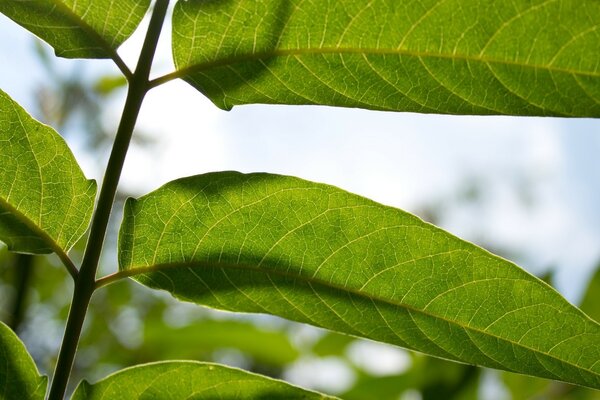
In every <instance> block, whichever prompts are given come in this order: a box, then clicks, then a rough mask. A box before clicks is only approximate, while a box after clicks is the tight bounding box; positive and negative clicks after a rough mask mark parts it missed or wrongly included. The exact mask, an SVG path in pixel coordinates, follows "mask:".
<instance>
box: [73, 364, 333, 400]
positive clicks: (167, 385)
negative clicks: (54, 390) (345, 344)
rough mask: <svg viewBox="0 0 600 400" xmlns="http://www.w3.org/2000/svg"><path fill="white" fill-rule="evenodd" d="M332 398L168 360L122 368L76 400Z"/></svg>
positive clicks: (86, 387) (82, 389)
mask: <svg viewBox="0 0 600 400" xmlns="http://www.w3.org/2000/svg"><path fill="white" fill-rule="evenodd" d="M190 398H193V399H195V400H200V399H223V400H225V399H232V400H233V399H265V400H266V399H332V397H329V396H325V395H321V394H319V393H315V392H310V391H307V390H304V389H300V388H298V387H295V386H292V385H290V384H288V383H286V382H283V381H278V380H274V379H271V378H267V377H264V376H261V375H256V374H251V373H249V372H245V371H242V370H239V369H234V368H229V367H225V366H222V365H218V364H208V363H199V362H192V361H168V362H162V363H155V364H146V365H139V366H136V367H132V368H127V369H124V370H122V371H119V372H117V373H115V374H113V375H110V376H109V377H107V378H105V379H103V380H101V381H100V382H98V383H96V384H93V385H90V384H89V383H87V382H85V381H83V382H82V383H81V384H79V386H78V387H77V389H76V390H75V394H74V395H73V400H95V399H103V400H110V399H119V400H120V399H128V400H135V399H169V400H178V399H181V400H186V399H190Z"/></svg>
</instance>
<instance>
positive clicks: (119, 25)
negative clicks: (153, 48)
mask: <svg viewBox="0 0 600 400" xmlns="http://www.w3.org/2000/svg"><path fill="white" fill-rule="evenodd" d="M149 6H150V0H120V1H114V0H28V1H23V0H2V1H0V12H1V13H3V14H4V15H6V16H7V17H8V18H10V19H12V20H13V21H15V22H16V23H18V24H19V25H21V26H22V27H24V28H25V29H27V30H29V31H31V32H32V33H34V34H36V35H37V36H39V37H40V38H41V39H42V40H44V41H46V42H47V43H48V44H50V45H51V46H52V47H53V48H54V50H55V52H56V55H57V56H60V57H66V58H113V57H114V55H115V54H116V49H117V48H118V47H119V46H120V45H121V43H123V42H124V41H125V39H127V38H128V37H129V36H130V35H131V34H132V33H133V31H134V30H135V29H136V28H137V26H138V24H139V23H140V22H141V20H142V18H143V17H144V15H145V14H146V11H147V10H148V7H149Z"/></svg>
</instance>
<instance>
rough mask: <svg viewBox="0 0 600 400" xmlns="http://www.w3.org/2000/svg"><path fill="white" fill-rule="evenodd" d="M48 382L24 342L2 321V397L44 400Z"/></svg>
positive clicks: (9, 399) (0, 374)
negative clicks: (41, 374) (39, 371)
mask: <svg viewBox="0 0 600 400" xmlns="http://www.w3.org/2000/svg"><path fill="white" fill-rule="evenodd" d="M47 384H48V379H47V378H46V377H45V376H40V374H39V373H38V370H37V367H36V366H35V364H34V362H33V360H32V359H31V356H30V355H29V353H28V352H27V349H25V345H23V342H21V340H20V339H19V338H18V337H17V335H15V333H14V332H13V331H12V330H11V329H10V328H9V327H8V326H6V325H4V323H2V322H0V399H2V400H16V399H23V400H34V399H35V400H37V399H40V400H43V398H44V394H45V393H46V385H47Z"/></svg>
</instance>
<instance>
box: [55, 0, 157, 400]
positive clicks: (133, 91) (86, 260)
mask: <svg viewBox="0 0 600 400" xmlns="http://www.w3.org/2000/svg"><path fill="white" fill-rule="evenodd" d="M168 5H169V0H157V2H156V4H155V6H154V11H153V13H152V18H151V19H150V25H149V27H148V32H147V33H146V39H145V41H144V45H143V47H142V51H141V54H140V57H139V60H138V65H137V67H136V70H135V72H134V74H133V77H132V79H131V81H130V84H129V89H128V92H127V99H126V101H125V107H124V109H123V115H122V117H121V122H120V123H119V128H118V130H117V135H116V138H115V141H114V143H113V148H112V151H111V154H110V158H109V160H108V165H107V167H106V173H105V175H104V180H103V182H102V190H101V191H100V196H99V198H98V204H97V206H96V211H95V212H94V218H93V220H92V227H91V230H90V236H89V239H88V242H87V246H86V249H85V253H84V256H83V261H82V263H81V268H80V270H79V275H78V277H77V280H76V281H75V290H74V292H73V301H72V303H71V308H70V310H69V317H68V319H67V326H66V328H65V334H64V337H63V342H62V345H61V348H60V353H59V355H58V362H57V363H56V368H55V370H54V377H53V379H52V386H51V388H50V393H49V396H48V399H49V400H61V399H62V398H63V397H64V395H65V390H66V388H67V383H68V381H69V375H70V374H71V369H72V367H73V360H74V359H75V353H76V351H77V344H78V342H79V337H80V335H81V329H82V327H83V322H84V320H85V314H86V312H87V308H88V305H89V302H90V299H91V297H92V294H93V293H94V289H95V282H96V271H97V269H98V261H99V259H100V254H101V252H102V247H103V243H104V237H105V235H106V228H107V226H108V220H109V217H110V212H111V210H112V206H113V203H114V198H115V194H116V192H117V186H118V183H119V178H120V176H121V171H122V169H123V164H124V162H125V156H126V155H127V149H128V148H129V143H130V141H131V136H132V134H133V129H134V127H135V123H136V121H137V117H138V115H139V112H140V108H141V105H142V101H143V100H144V96H145V95H146V93H147V91H148V77H149V75H150V68H151V67H152V61H153V59H154V53H155V52H156V45H157V43H158V38H159V36H160V32H161V29H162V25H163V22H164V19H165V15H166V12H167V8H168Z"/></svg>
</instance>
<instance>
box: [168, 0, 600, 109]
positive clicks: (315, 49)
mask: <svg viewBox="0 0 600 400" xmlns="http://www.w3.org/2000/svg"><path fill="white" fill-rule="evenodd" d="M173 54H174V59H175V64H176V67H177V72H176V73H175V74H173V76H177V77H181V78H183V79H185V80H186V81H187V82H189V83H190V84H192V85H193V86H194V87H196V88H197V89H198V90H200V91H201V92H202V93H204V94H205V95H206V96H208V97H209V98H210V99H211V100H212V101H213V102H214V103H215V104H216V105H217V106H218V107H221V108H223V109H230V108H231V107H232V106H234V105H239V104H249V103H268V104H325V105H334V106H344V107H361V108H368V109H375V110H393V111H411V112H422V113H444V114H483V115H485V114H512V115H557V116H573V117H577V116H579V117H584V116H587V117H600V2H598V1H586V0H584V1H582V0H551V1H548V0H513V1H497V0H426V1H423V0H403V1H398V0H352V1H350V0H338V1H302V0H265V1H246V0H229V1H210V2H209V1H179V2H178V3H177V4H176V6H175V11H174V14H173Z"/></svg>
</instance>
